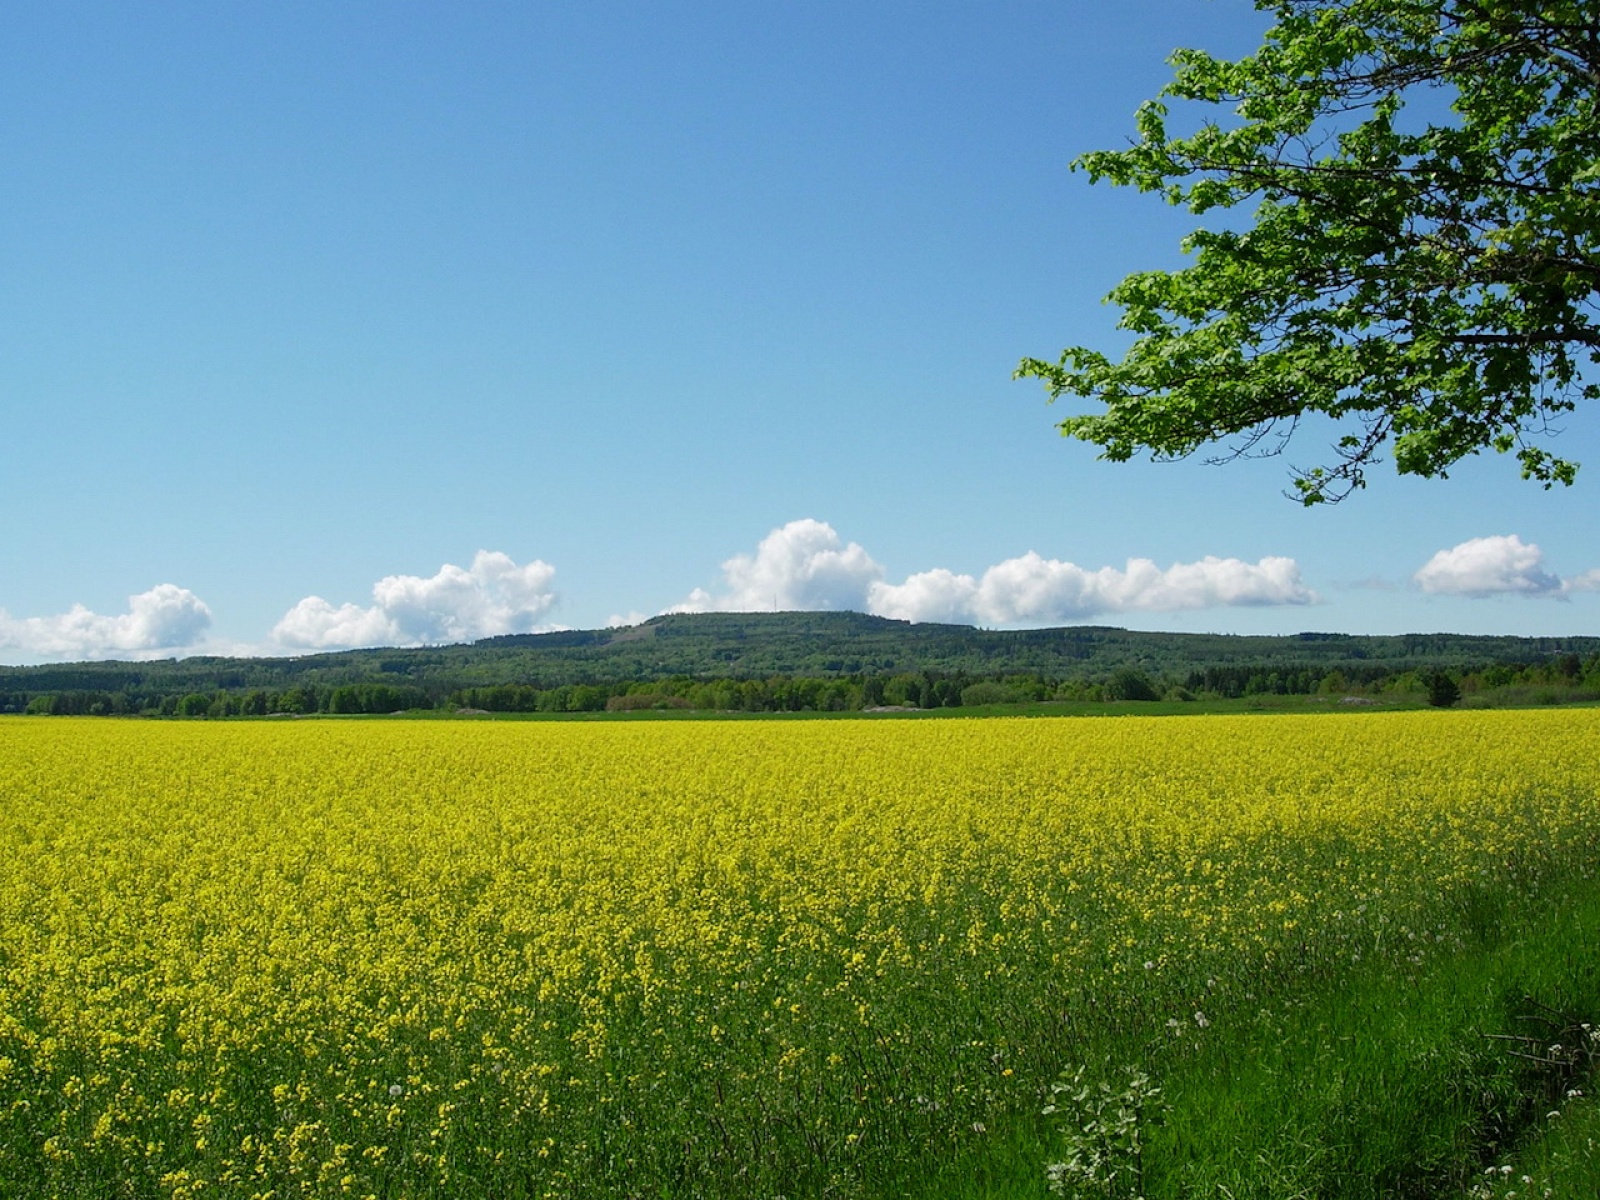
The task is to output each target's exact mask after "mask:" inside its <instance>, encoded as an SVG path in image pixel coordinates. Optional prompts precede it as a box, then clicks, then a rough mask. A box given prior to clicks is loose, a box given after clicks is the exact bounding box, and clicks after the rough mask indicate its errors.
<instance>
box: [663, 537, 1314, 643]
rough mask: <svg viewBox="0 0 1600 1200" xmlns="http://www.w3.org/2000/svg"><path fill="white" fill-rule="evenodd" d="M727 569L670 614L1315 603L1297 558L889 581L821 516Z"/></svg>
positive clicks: (949, 618) (1083, 612)
mask: <svg viewBox="0 0 1600 1200" xmlns="http://www.w3.org/2000/svg"><path fill="white" fill-rule="evenodd" d="M722 569H723V573H724V576H725V580H726V585H727V587H726V590H725V591H724V592H723V593H722V594H720V595H714V594H712V593H711V592H708V591H706V590H704V589H702V588H696V589H695V591H694V592H693V593H692V594H691V595H690V596H689V598H688V599H687V600H685V601H684V602H683V603H682V604H678V605H676V606H674V607H673V608H671V609H669V610H668V611H669V612H708V611H719V612H730V611H732V612H751V611H769V610H773V609H780V610H814V609H855V610H858V611H863V612H871V613H876V614H878V615H879V616H885V617H895V618H898V619H900V620H907V621H945V622H952V623H972V624H980V625H1025V624H1035V625H1037V624H1049V623H1052V622H1059V621H1070V620H1080V619H1082V618H1085V617H1089V616H1094V615H1096V614H1100V613H1117V612H1173V611H1177V610H1180V609H1194V608H1210V607H1215V606H1221V605H1276V604H1310V603H1312V602H1314V601H1315V600H1316V599H1317V595H1316V593H1315V592H1313V591H1312V590H1311V589H1310V588H1309V587H1307V586H1306V585H1305V582H1304V581H1303V580H1302V579H1301V578H1300V568H1299V566H1298V565H1297V564H1296V563H1295V561H1294V560H1293V559H1290V558H1263V559H1262V560H1261V561H1260V562H1257V563H1247V562H1241V561H1240V560H1239V559H1236V558H1205V559H1202V560H1201V561H1199V562H1194V563H1177V564H1175V565H1173V566H1171V567H1168V568H1167V569H1166V570H1161V569H1160V568H1159V567H1157V566H1156V565H1155V563H1153V562H1151V561H1150V560H1149V559H1130V560H1129V562H1128V564H1127V567H1126V569H1124V570H1120V571H1119V570H1117V569H1115V568H1113V567H1103V568H1101V569H1099V570H1094V571H1091V570H1087V569H1085V568H1083V567H1079V566H1077V565H1075V564H1073V563H1070V562H1061V561H1058V560H1056V559H1047V558H1043V557H1041V556H1040V555H1038V554H1035V553H1032V552H1029V553H1028V554H1024V555H1022V556H1021V557H1020V558H1012V559H1007V560H1006V561H1005V562H1002V563H998V564H996V565H995V566H992V567H990V568H989V569H988V570H987V571H985V572H984V573H983V576H982V577H981V578H975V577H974V576H971V575H961V574H957V573H955V572H954V571H950V570H947V569H945V568H943V567H937V568H935V569H933V570H931V571H923V572H920V573H919V574H915V575H912V576H910V577H909V578H907V579H906V580H905V582H904V583H899V584H892V583H887V582H885V580H884V578H883V575H884V571H883V568H882V567H881V566H879V565H878V563H877V562H875V561H874V560H873V559H872V557H871V556H870V555H869V554H868V553H867V552H866V550H864V549H863V548H862V547H861V546H859V545H858V544H856V543H855V542H851V543H849V544H848V545H846V544H845V543H844V542H843V540H842V539H841V538H840V537H839V535H838V533H836V532H835V531H834V529H833V527H832V526H830V525H827V524H825V523H824V522H821V521H814V520H801V521H791V522H790V523H789V524H787V525H785V526H783V527H782V528H781V529H775V530H773V531H772V532H771V533H769V534H768V535H767V536H766V537H765V538H763V539H762V541H761V544H760V545H759V546H758V547H757V548H756V552H755V554H753V555H739V556H737V557H735V558H731V559H729V560H728V561H727V562H725V563H723V565H722Z"/></svg>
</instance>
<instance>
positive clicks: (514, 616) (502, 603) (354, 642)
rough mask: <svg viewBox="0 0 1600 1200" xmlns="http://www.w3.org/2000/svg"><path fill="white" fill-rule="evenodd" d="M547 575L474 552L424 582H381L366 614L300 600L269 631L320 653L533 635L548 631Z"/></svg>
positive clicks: (401, 578) (536, 564) (540, 565)
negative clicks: (465, 562) (465, 563)
mask: <svg viewBox="0 0 1600 1200" xmlns="http://www.w3.org/2000/svg"><path fill="white" fill-rule="evenodd" d="M555 573H556V571H555V568H554V567H552V566H550V564H548V563H545V562H541V561H539V560H538V559H535V560H534V561H533V562H530V563H528V564H527V565H526V566H520V567H519V566H518V565H517V564H516V563H515V562H513V561H512V560H511V558H510V557H508V556H507V555H505V554H501V553H499V552H498V551H490V550H480V551H478V553H477V555H476V556H474V558H473V560H472V566H471V567H470V568H467V569H463V568H461V567H458V566H455V565H454V564H452V563H446V564H445V565H444V566H442V567H440V568H439V570H438V572H437V573H436V574H434V575H431V576H429V577H428V578H426V579H425V578H423V577H421V576H419V575H388V576H385V577H384V578H382V579H380V580H378V582H377V583H375V584H373V586H372V599H373V603H372V604H371V605H369V606H366V607H363V606H361V605H358V604H349V603H346V604H340V605H338V606H335V605H333V604H331V603H329V602H328V601H327V600H324V599H323V598H322V597H321V596H307V597H306V598H305V599H304V600H301V601H300V602H299V603H298V604H296V605H295V606H294V607H293V608H291V609H290V610H289V611H288V612H287V613H285V614H284V616H283V619H282V620H280V621H279V622H278V623H277V625H276V626H274V627H273V630H272V639H273V641H274V642H276V643H278V644H279V645H280V646H284V647H288V648H290V649H297V650H327V649H335V648H340V649H342V648H348V647H352V646H419V645H424V644H428V643H441V642H470V641H475V640H476V639H478V638H483V637H494V636H496V635H498V634H504V633H534V632H538V631H540V630H543V629H549V628H552V626H550V625H548V624H544V623H543V622H542V618H543V617H544V616H545V614H546V613H548V612H549V611H550V609H551V608H552V607H553V606H554V605H555V602H556V594H555V592H554V591H553V590H552V589H551V586H550V585H551V582H552V581H553V580H554V579H555Z"/></svg>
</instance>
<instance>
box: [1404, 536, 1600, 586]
mask: <svg viewBox="0 0 1600 1200" xmlns="http://www.w3.org/2000/svg"><path fill="white" fill-rule="evenodd" d="M1543 561H1544V554H1543V552H1541V551H1540V549H1539V547H1538V546H1537V545H1534V544H1532V543H1529V542H1524V541H1523V540H1522V539H1521V538H1519V537H1518V536H1517V535H1516V534H1514V533H1513V534H1510V535H1508V536H1504V537H1480V538H1471V539H1469V540H1468V541H1465V542H1462V543H1461V544H1460V545H1459V546H1452V547H1451V548H1450V549H1448V550H1441V551H1439V552H1438V553H1437V554H1435V555H1434V556H1433V557H1432V558H1430V559H1429V560H1428V561H1427V563H1426V564H1424V565H1423V567H1422V569H1421V570H1420V571H1418V572H1417V573H1416V574H1415V575H1414V576H1412V578H1413V579H1414V580H1415V581H1416V583H1417V586H1418V587H1420V588H1421V589H1422V590H1423V591H1425V592H1430V593H1432V594H1434V595H1445V596H1476V597H1484V596H1500V595H1506V594H1512V595H1520V596H1559V595H1561V594H1563V592H1564V591H1565V590H1566V589H1565V588H1564V587H1563V585H1562V582H1561V580H1560V579H1558V578H1556V577H1555V576H1554V575H1552V574H1550V573H1549V572H1548V571H1546V570H1544V569H1543V566H1542V564H1543ZM1591 574H1592V573H1591ZM1587 578H1588V577H1587V576H1579V577H1578V579H1579V580H1584V579H1587ZM1574 583H1577V581H1576V580H1575V581H1574ZM1577 590H1586V589H1585V588H1584V587H1579V588H1578V589H1577Z"/></svg>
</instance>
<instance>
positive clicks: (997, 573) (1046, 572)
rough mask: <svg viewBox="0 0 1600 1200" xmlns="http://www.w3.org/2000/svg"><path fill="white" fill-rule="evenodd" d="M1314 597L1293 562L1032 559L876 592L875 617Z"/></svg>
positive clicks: (1015, 618) (986, 619)
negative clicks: (1120, 565) (1092, 566)
mask: <svg viewBox="0 0 1600 1200" xmlns="http://www.w3.org/2000/svg"><path fill="white" fill-rule="evenodd" d="M1316 599H1317V595H1316V593H1315V592H1313V591H1312V590H1311V589H1310V588H1309V587H1307V586H1306V584H1305V582H1304V580H1302V579H1301V577H1300V568H1299V566H1298V565H1297V564H1296V563H1295V561H1294V560H1293V559H1292V558H1271V557H1269V558H1263V559H1262V560H1261V561H1260V562H1256V563H1247V562H1244V561H1242V560H1240V559H1237V558H1216V557H1206V558H1203V559H1201V560H1200V561H1199V562H1193V563H1175V564H1173V565H1172V566H1170V567H1168V568H1167V569H1166V570H1162V569H1161V568H1160V567H1158V566H1156V564H1155V563H1153V562H1152V561H1150V560H1149V559H1147V558H1132V559H1129V560H1128V563H1127V566H1126V567H1125V568H1124V569H1122V570H1118V569H1116V568H1115V567H1101V568H1099V569H1097V570H1089V569H1087V568H1085V567H1080V566H1078V565H1077V564H1076V563H1070V562H1062V561H1060V560H1059V559H1050V558H1044V557H1042V556H1040V555H1038V554H1035V553H1033V552H1032V551H1029V552H1028V553H1027V554H1024V555H1022V556H1021V557H1019V558H1010V559H1007V560H1006V561H1004V562H1002V563H997V564H996V565H994V566H992V567H990V568H989V569H988V570H987V571H985V572H984V573H983V575H982V577H981V578H975V577H973V576H971V575H958V574H955V573H954V572H951V571H947V570H944V569H943V568H940V569H936V570H933V571H924V572H922V573H920V574H917V575H912V576H911V577H910V578H908V579H907V580H906V581H905V582H904V583H902V584H887V583H879V584H876V585H875V586H874V587H873V588H872V589H871V594H870V596H869V604H870V608H871V611H872V612H875V613H877V614H879V615H880V616H885V617H898V618H899V619H901V620H906V621H957V622H972V623H975V624H980V625H1018V624H1039V623H1048V622H1055V621H1072V620H1083V619H1084V618H1087V617H1091V616H1096V615H1099V614H1103V613H1125V612H1178V611H1180V610H1184V609H1195V608H1215V607H1223V606H1234V605H1278V604H1310V603H1313V602H1314V601H1315V600H1316Z"/></svg>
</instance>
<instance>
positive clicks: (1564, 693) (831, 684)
mask: <svg viewBox="0 0 1600 1200" xmlns="http://www.w3.org/2000/svg"><path fill="white" fill-rule="evenodd" d="M1310 695H1322V696H1327V697H1330V698H1341V699H1344V698H1358V699H1359V698H1371V699H1381V698H1385V697H1387V698H1400V697H1426V698H1427V699H1428V700H1429V701H1430V702H1431V703H1434V704H1453V703H1456V702H1457V701H1458V700H1460V699H1462V698H1463V697H1469V698H1479V699H1480V700H1482V701H1498V702H1502V703H1563V702H1571V701H1577V700H1593V699H1600V651H1597V652H1595V653H1592V654H1590V655H1589V656H1587V657H1586V658H1585V657H1581V656H1579V655H1578V654H1575V653H1567V654H1560V655H1554V656H1551V657H1549V658H1545V659H1541V660H1538V661H1535V662H1529V663H1491V664H1486V665H1479V666H1472V667H1465V668H1456V669H1454V670H1447V669H1444V668H1440V667H1411V668H1406V669H1404V670H1394V669H1392V668H1389V667H1385V666H1382V665H1379V664H1359V663H1347V664H1345V665H1343V666H1338V667H1333V668H1328V669H1320V668H1312V667H1288V668H1284V669H1274V668H1271V667H1261V666H1256V667H1245V666H1230V665H1212V666H1207V667H1204V668H1196V669H1192V670H1189V671H1187V672H1183V673H1181V674H1161V673H1158V672H1151V671H1147V670H1141V669H1138V668H1134V667H1119V668H1117V669H1115V670H1113V671H1111V672H1110V673H1108V674H1106V675H1104V676H1102V677H1098V678H1088V677H1073V678H1066V679H1056V678H1049V677H1045V676H1041V675H1038V674H1031V673H1006V672H1003V671H1002V672H994V673H990V674H986V675H974V674H969V673H965V672H935V671H904V672H898V673H895V674H887V673H872V674H852V675H837V676H823V675H805V676H794V675H774V676H768V677H766V678H758V679H752V678H737V677H731V676H722V677H716V678H710V679H701V678H691V677H687V676H672V677H668V678H664V679H652V680H615V681H611V682H607V683H561V684H555V685H553V686H540V685H538V684H535V683H497V684H488V685H480V686H468V687H455V688H447V687H442V686H438V685H434V686H425V685H420V684H405V683H388V682H363V683H345V684H336V685H330V684H318V683H315V682H306V683H297V684H295V685H294V686H292V687H288V688H282V689H272V688H260V687H257V688H216V689H211V690H207V691H183V692H161V691H148V690H139V689H124V690H119V691H102V690H94V689H69V690H62V691H55V692H45V693H39V694H34V695H27V694H15V693H12V694H0V711H8V712H24V713H30V714H42V715H56V716H148V717H187V718H212V719H215V718H225V717H268V716H274V715H311V714H329V715H354V714H384V713H396V712H407V711H418V710H434V709H442V710H449V711H456V712H459V711H469V712H484V713H594V712H628V711H646V710H657V711H666V710H685V711H701V712H729V713H783V712H860V711H870V710H874V709H937V708H956V707H977V706H983V705H998V704H1021V703H1029V702H1032V703H1041V702H1048V701H1078V702H1104V703H1112V702H1127V701H1157V700H1165V701H1180V702H1181V701H1203V700H1225V699H1239V698H1246V697H1252V696H1260V697H1267V696H1310Z"/></svg>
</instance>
